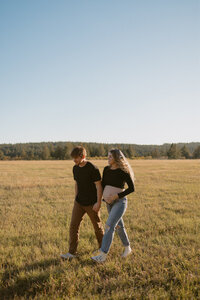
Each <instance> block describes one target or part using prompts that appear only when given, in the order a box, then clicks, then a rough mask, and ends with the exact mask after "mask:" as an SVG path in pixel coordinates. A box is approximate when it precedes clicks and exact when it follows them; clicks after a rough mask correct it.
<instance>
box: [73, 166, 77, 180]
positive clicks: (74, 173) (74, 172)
mask: <svg viewBox="0 0 200 300" xmlns="http://www.w3.org/2000/svg"><path fill="white" fill-rule="evenodd" d="M73 177H74V180H76V181H77V177H76V171H75V168H73Z"/></svg>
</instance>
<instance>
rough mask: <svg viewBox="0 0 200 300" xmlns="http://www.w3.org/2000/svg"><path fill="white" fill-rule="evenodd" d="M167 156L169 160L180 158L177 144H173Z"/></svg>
mask: <svg viewBox="0 0 200 300" xmlns="http://www.w3.org/2000/svg"><path fill="white" fill-rule="evenodd" d="M167 156H168V158H169V159H176V158H179V157H180V150H179V149H178V148H177V146H176V144H171V146H170V148H169V150H168V151H167Z"/></svg>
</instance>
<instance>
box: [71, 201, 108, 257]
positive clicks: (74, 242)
mask: <svg viewBox="0 0 200 300" xmlns="http://www.w3.org/2000/svg"><path fill="white" fill-rule="evenodd" d="M92 207H93V205H89V206H83V205H81V204H79V203H78V202H77V201H76V200H75V201H74V207H73V210H72V217H71V223H70V229H69V253H71V254H76V252H77V247H78V240H79V228H80V224H81V221H82V220H83V216H84V215H85V213H87V214H88V216H89V218H90V220H91V222H92V224H93V227H94V231H95V235H96V238H97V241H98V245H99V248H100V247H101V242H102V239H103V234H104V230H103V226H102V223H101V218H100V211H98V213H96V212H95V211H94V210H93V209H92Z"/></svg>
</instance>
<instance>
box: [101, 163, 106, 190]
mask: <svg viewBox="0 0 200 300" xmlns="http://www.w3.org/2000/svg"><path fill="white" fill-rule="evenodd" d="M105 170H106V167H105V168H104V169H103V175H102V181H101V185H102V189H103V190H104V188H105V185H106V184H105Z"/></svg>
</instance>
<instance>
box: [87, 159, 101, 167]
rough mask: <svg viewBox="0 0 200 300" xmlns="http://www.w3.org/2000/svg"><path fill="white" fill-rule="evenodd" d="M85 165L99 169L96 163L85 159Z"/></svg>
mask: <svg viewBox="0 0 200 300" xmlns="http://www.w3.org/2000/svg"><path fill="white" fill-rule="evenodd" d="M87 165H88V167H89V168H91V169H99V168H98V167H97V165H95V164H93V163H92V162H91V161H87Z"/></svg>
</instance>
